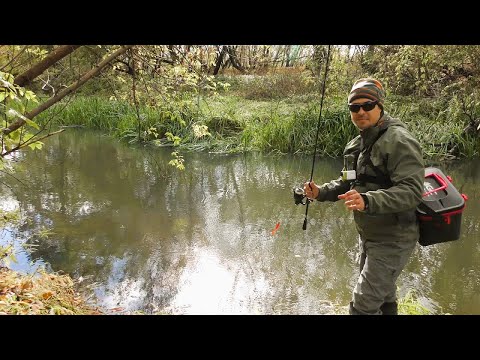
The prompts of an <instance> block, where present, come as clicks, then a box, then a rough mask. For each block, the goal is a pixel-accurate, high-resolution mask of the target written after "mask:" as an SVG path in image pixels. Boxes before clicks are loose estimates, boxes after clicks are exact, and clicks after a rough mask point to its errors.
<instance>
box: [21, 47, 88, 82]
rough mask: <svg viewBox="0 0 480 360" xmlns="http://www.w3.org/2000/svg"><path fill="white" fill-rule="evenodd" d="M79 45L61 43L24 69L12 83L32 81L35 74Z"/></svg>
mask: <svg viewBox="0 0 480 360" xmlns="http://www.w3.org/2000/svg"><path fill="white" fill-rule="evenodd" d="M79 47H80V45H62V46H59V47H58V48H56V49H55V50H53V51H52V52H51V53H50V54H48V55H47V57H46V58H45V59H43V60H41V61H40V62H38V63H37V64H35V65H34V66H33V67H32V68H30V69H28V70H27V71H25V72H24V73H23V74H20V75H18V76H17V77H16V78H15V81H14V84H16V85H18V86H25V85H28V84H29V83H30V82H32V80H33V79H35V78H36V77H37V76H39V75H41V74H42V73H43V72H44V71H45V70H47V69H48V68H49V67H50V66H52V65H53V64H55V63H57V62H58V61H60V60H61V59H63V58H64V57H65V56H67V55H68V54H71V53H72V52H73V51H74V50H76V49H77V48H79Z"/></svg>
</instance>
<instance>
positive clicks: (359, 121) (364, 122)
mask: <svg viewBox="0 0 480 360" xmlns="http://www.w3.org/2000/svg"><path fill="white" fill-rule="evenodd" d="M371 103H373V101H372V100H370V99H368V98H359V99H355V100H353V101H352V102H351V104H366V106H365V107H366V108H367V111H366V110H365V109H364V107H360V109H359V110H358V112H354V111H352V109H350V116H351V118H352V122H353V124H354V125H355V126H356V127H357V128H359V129H360V130H364V129H367V128H369V127H372V126H375V125H376V124H377V122H378V120H380V113H381V112H382V109H381V108H380V107H379V106H378V104H374V107H373V109H371V110H368V108H369V107H371V106H372V105H373V104H371ZM369 105H370V106H369ZM357 109H358V107H357Z"/></svg>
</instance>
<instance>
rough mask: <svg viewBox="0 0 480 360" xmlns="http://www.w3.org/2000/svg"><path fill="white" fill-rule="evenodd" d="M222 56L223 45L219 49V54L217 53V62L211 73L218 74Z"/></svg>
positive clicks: (223, 55) (223, 51) (223, 54)
mask: <svg viewBox="0 0 480 360" xmlns="http://www.w3.org/2000/svg"><path fill="white" fill-rule="evenodd" d="M224 57H225V46H222V50H221V51H220V55H218V58H217V62H216V64H215V69H213V75H217V74H218V71H219V70H220V66H221V65H222V62H223V58H224Z"/></svg>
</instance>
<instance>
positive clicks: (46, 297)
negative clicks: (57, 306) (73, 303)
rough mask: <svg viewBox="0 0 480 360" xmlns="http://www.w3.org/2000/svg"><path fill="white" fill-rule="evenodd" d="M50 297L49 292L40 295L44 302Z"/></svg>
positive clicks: (51, 294) (51, 293)
mask: <svg viewBox="0 0 480 360" xmlns="http://www.w3.org/2000/svg"><path fill="white" fill-rule="evenodd" d="M52 296H53V292H51V291H45V292H44V293H43V294H42V298H43V299H44V300H48V299H50V298H51V297H52Z"/></svg>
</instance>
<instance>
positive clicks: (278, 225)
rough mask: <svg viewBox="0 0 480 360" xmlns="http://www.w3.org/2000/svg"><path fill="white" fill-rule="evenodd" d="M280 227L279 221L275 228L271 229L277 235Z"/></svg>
mask: <svg viewBox="0 0 480 360" xmlns="http://www.w3.org/2000/svg"><path fill="white" fill-rule="evenodd" d="M279 227H280V223H279V222H278V223H277V225H275V228H274V229H273V230H272V231H271V233H272V235H275V233H276V232H277V230H278V228H279Z"/></svg>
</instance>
